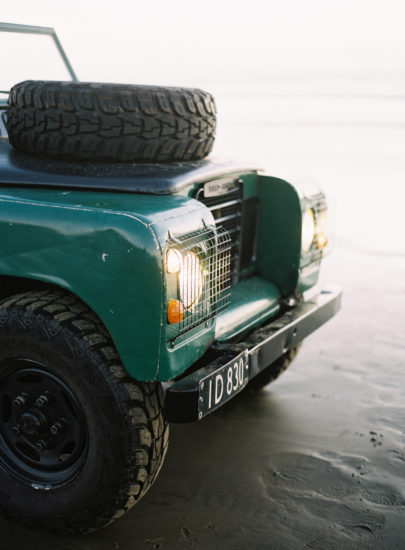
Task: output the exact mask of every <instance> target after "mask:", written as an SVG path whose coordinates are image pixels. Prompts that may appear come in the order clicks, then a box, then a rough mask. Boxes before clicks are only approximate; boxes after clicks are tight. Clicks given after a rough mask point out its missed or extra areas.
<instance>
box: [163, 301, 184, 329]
mask: <svg viewBox="0 0 405 550" xmlns="http://www.w3.org/2000/svg"><path fill="white" fill-rule="evenodd" d="M183 317H184V306H183V304H182V303H181V302H180V300H170V302H169V306H168V308H167V320H168V321H169V323H180V321H181V320H182V319H183Z"/></svg>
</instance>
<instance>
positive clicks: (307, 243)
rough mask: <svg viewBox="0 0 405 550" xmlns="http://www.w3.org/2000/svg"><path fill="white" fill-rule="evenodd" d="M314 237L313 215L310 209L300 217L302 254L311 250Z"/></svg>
mask: <svg viewBox="0 0 405 550" xmlns="http://www.w3.org/2000/svg"><path fill="white" fill-rule="evenodd" d="M314 237H315V215H314V211H313V210H312V208H309V209H308V210H306V211H305V212H304V214H303V217H302V237H301V246H302V250H303V251H304V252H308V250H309V249H310V248H311V246H312V243H313V241H314Z"/></svg>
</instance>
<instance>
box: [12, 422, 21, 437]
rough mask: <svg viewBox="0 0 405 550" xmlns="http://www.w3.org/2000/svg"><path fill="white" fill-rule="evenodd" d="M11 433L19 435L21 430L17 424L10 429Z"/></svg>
mask: <svg viewBox="0 0 405 550" xmlns="http://www.w3.org/2000/svg"><path fill="white" fill-rule="evenodd" d="M12 431H13V433H14V434H15V435H19V434H20V432H21V428H20V426H19V425H18V424H16V425H15V426H13V427H12Z"/></svg>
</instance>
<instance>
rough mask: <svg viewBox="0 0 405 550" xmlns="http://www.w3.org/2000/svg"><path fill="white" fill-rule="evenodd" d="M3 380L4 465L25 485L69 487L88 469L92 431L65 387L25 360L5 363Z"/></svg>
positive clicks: (0, 452)
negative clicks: (69, 483) (67, 483)
mask: <svg viewBox="0 0 405 550" xmlns="http://www.w3.org/2000/svg"><path fill="white" fill-rule="evenodd" d="M1 372H5V373H6V374H5V376H3V378H2V380H1V382H0V467H2V468H3V469H6V470H7V471H8V472H9V473H11V474H12V475H14V476H15V477H17V478H18V479H19V480H20V481H24V482H28V483H30V484H33V483H36V484H38V483H41V482H42V483H44V484H47V486H48V485H49V484H51V485H60V484H64V483H66V482H68V481H70V480H71V479H72V477H74V476H75V475H76V474H77V473H78V471H79V470H80V468H81V467H82V465H83V462H84V460H85V458H86V453H87V445H88V430H87V425H86V421H85V415H84V411H83V408H82V406H81V404H80V403H79V401H78V399H77V398H76V396H75V395H74V394H73V392H72V391H71V390H70V388H69V387H68V386H67V385H66V383H65V382H64V381H63V380H62V379H61V378H59V377H58V376H56V375H55V374H53V373H51V372H50V371H49V370H48V369H47V368H45V367H44V366H42V365H39V364H38V363H33V362H32V361H29V360H26V359H23V360H22V359H21V360H20V359H19V360H13V361H11V362H8V363H7V365H6V366H5V365H3V366H2V368H1Z"/></svg>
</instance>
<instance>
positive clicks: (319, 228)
mask: <svg viewBox="0 0 405 550" xmlns="http://www.w3.org/2000/svg"><path fill="white" fill-rule="evenodd" d="M328 225H329V224H328V216H327V211H326V210H322V212H320V213H319V215H318V220H317V224H316V244H317V246H318V248H319V250H321V249H322V248H325V246H326V245H327V244H328V242H329V238H328V234H329V232H330V231H329V227H328Z"/></svg>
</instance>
